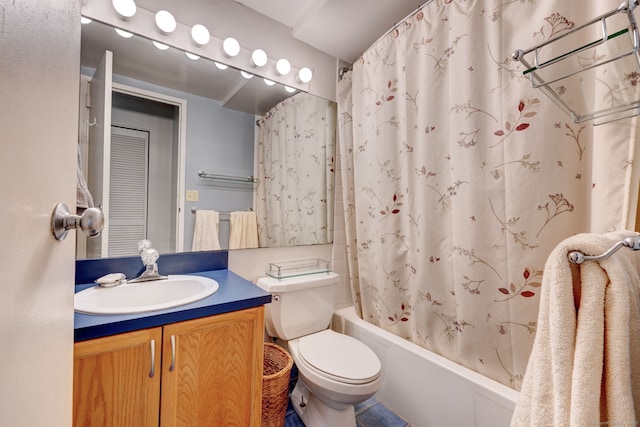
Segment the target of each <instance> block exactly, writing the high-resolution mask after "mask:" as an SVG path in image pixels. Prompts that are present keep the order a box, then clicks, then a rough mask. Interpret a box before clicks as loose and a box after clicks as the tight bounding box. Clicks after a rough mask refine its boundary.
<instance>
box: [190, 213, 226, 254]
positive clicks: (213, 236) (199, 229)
mask: <svg viewBox="0 0 640 427" xmlns="http://www.w3.org/2000/svg"><path fill="white" fill-rule="evenodd" d="M218 232H219V215H218V212H216V211H207V210H200V209H198V210H197V211H196V224H195V226H194V227H193V243H192V245H191V250H192V251H215V250H218V249H220V239H219V238H218Z"/></svg>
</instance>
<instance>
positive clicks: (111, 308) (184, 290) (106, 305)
mask: <svg viewBox="0 0 640 427" xmlns="http://www.w3.org/2000/svg"><path fill="white" fill-rule="evenodd" d="M218 287H219V285H218V282H216V281H215V280H213V279H209V278H208V277H201V276H189V275H170V276H169V278H168V279H165V280H154V281H149V282H139V283H126V284H123V285H118V286H115V287H112V288H103V287H100V286H93V287H91V288H87V289H85V290H82V291H80V292H78V293H77V294H75V297H74V298H75V299H74V308H75V310H76V311H78V312H80V313H89V314H130V313H143V312H147V311H153V310H162V309H165V308H171V307H177V306H180V305H184V304H188V303H190V302H194V301H198V300H201V299H203V298H206V297H208V296H209V295H211V294H213V293H214V292H215V291H217V290H218Z"/></svg>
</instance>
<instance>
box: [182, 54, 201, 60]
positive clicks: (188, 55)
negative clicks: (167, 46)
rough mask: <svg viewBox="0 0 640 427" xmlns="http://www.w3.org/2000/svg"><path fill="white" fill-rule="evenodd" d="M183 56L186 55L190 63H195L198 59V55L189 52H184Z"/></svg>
mask: <svg viewBox="0 0 640 427" xmlns="http://www.w3.org/2000/svg"><path fill="white" fill-rule="evenodd" d="M184 54H185V55H187V58H189V59H190V60H192V61H197V60H198V59H200V57H199V56H198V55H194V54H193V53H191V52H185V53H184Z"/></svg>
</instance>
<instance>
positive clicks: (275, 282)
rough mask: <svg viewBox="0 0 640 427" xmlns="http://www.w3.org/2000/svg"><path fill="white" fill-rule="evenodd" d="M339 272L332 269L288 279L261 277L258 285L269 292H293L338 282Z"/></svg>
mask: <svg viewBox="0 0 640 427" xmlns="http://www.w3.org/2000/svg"><path fill="white" fill-rule="evenodd" d="M338 277H339V276H338V274H337V273H334V272H333V271H330V272H328V273H315V274H307V275H305V276H296V277H287V278H286V279H276V278H273V277H268V276H267V277H261V278H259V279H258V281H257V282H256V285H258V287H260V288H262V289H264V290H265V291H267V292H271V293H276V292H293V291H299V290H302V289H311V288H317V287H320V286H330V285H333V284H335V283H338Z"/></svg>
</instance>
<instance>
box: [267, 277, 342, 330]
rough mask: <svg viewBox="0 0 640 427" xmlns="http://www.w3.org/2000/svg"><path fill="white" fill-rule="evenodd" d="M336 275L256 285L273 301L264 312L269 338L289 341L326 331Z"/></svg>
mask: <svg viewBox="0 0 640 427" xmlns="http://www.w3.org/2000/svg"><path fill="white" fill-rule="evenodd" d="M338 277H339V276H338V275H337V274H336V273H334V272H328V273H316V274H309V275H305V276H297V277H289V278H285V279H276V278H273V277H261V278H260V279H258V281H257V282H256V285H258V286H259V287H260V288H262V289H264V290H265V291H267V292H269V293H271V295H272V296H273V299H272V300H271V303H270V304H267V305H266V309H265V326H266V328H267V333H268V334H269V336H272V337H278V338H280V339H283V340H292V339H294V338H298V337H301V336H304V335H309V334H312V333H314V332H318V331H321V330H323V329H327V327H328V326H329V323H330V322H331V317H332V315H333V310H334V308H335V293H336V284H337V283H338Z"/></svg>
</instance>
